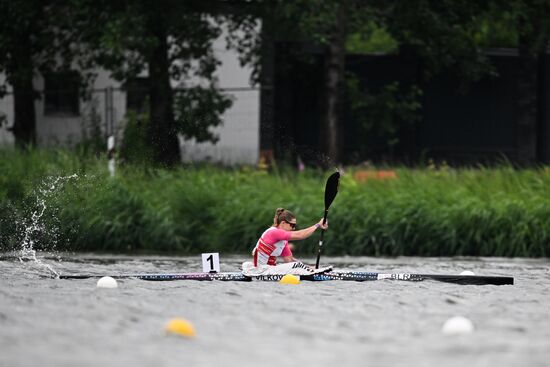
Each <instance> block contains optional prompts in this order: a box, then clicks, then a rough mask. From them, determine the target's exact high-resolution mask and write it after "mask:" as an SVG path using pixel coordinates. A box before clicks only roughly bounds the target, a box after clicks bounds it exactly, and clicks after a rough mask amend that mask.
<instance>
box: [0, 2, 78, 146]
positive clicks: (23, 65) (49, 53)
mask: <svg viewBox="0 0 550 367" xmlns="http://www.w3.org/2000/svg"><path fill="white" fill-rule="evenodd" d="M62 7H63V2H62V1H58V2H51V1H38V0H0V50H2V52H0V73H4V74H5V75H6V79H5V83H6V84H9V85H10V86H11V88H12V91H13V97H14V110H15V111H14V116H15V119H14V124H13V133H14V136H15V142H16V145H17V146H19V147H26V146H28V145H34V144H35V143H36V116H35V107H34V102H35V100H36V99H37V98H40V95H39V94H38V92H37V91H36V90H35V88H34V86H33V79H34V77H35V76H36V75H37V73H39V72H46V71H47V70H52V69H55V68H56V67H60V66H61V65H58V63H57V56H58V55H59V54H60V53H63V51H64V50H65V45H67V43H66V42H64V38H65V37H66V36H67V34H66V33H63V32H62V28H61V27H60V26H58V24H59V22H58V19H59V17H58V16H56V14H57V12H58V11H59V9H60V8H62ZM67 54H68V53H67ZM68 61H69V62H70V60H68ZM6 90H7V88H6V85H3V86H0V91H3V92H4V93H5V92H6ZM2 94H3V93H0V97H2V96H3V95H2Z"/></svg>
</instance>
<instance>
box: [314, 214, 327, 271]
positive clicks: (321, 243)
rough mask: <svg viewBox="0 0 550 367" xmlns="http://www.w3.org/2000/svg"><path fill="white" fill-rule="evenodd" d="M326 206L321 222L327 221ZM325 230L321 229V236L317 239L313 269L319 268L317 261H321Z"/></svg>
mask: <svg viewBox="0 0 550 367" xmlns="http://www.w3.org/2000/svg"><path fill="white" fill-rule="evenodd" d="M327 216H328V208H326V209H325V215H324V216H323V224H325V223H326V222H327ZM324 234H325V230H324V229H322V230H321V238H320V239H319V247H318V250H317V261H315V269H319V261H321V248H322V247H323V235H324Z"/></svg>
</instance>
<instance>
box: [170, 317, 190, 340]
mask: <svg viewBox="0 0 550 367" xmlns="http://www.w3.org/2000/svg"><path fill="white" fill-rule="evenodd" d="M165 330H166V333H168V334H175V335H179V336H184V337H186V338H193V337H195V335H196V332H195V328H194V327H193V324H191V323H190V322H189V321H187V320H185V319H172V320H170V322H168V324H167V325H166V328H165Z"/></svg>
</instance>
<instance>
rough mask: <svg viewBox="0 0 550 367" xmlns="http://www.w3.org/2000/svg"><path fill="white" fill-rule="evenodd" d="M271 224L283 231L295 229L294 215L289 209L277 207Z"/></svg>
mask: <svg viewBox="0 0 550 367" xmlns="http://www.w3.org/2000/svg"><path fill="white" fill-rule="evenodd" d="M273 226H274V227H277V228H280V229H284V230H285V231H292V230H294V229H296V216H295V215H294V213H292V212H291V211H290V210H286V209H283V208H277V210H275V217H274V218H273Z"/></svg>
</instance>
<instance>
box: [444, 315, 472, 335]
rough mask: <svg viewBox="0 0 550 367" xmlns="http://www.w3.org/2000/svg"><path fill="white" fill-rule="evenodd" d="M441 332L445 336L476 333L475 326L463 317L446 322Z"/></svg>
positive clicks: (455, 317) (452, 318) (456, 317)
mask: <svg viewBox="0 0 550 367" xmlns="http://www.w3.org/2000/svg"><path fill="white" fill-rule="evenodd" d="M441 331H442V332H443V334H445V335H464V334H471V333H472V332H473V331H474V324H473V323H472V322H471V321H470V320H469V319H467V318H466V317H463V316H454V317H451V318H450V319H448V320H447V321H445V323H444V324H443V327H442V328H441Z"/></svg>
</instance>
